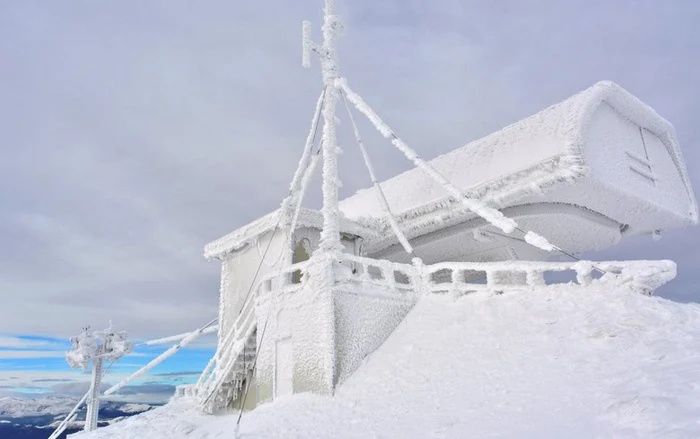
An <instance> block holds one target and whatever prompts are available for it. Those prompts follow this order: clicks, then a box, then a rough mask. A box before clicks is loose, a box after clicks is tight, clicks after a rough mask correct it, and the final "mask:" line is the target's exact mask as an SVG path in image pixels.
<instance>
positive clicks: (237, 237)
mask: <svg viewBox="0 0 700 439" xmlns="http://www.w3.org/2000/svg"><path fill="white" fill-rule="evenodd" d="M279 213H280V210H279V209H277V210H275V211H273V212H271V213H269V214H267V215H265V216H263V217H262V218H259V219H257V220H255V221H253V222H251V223H249V224H247V225H245V226H243V227H240V228H238V229H236V230H234V231H233V232H231V233H229V234H228V235H225V236H223V237H221V238H219V239H217V240H215V241H212V242H210V243H209V244H207V245H206V246H205V247H204V257H206V258H217V257H220V256H222V255H223V254H225V253H228V252H230V251H231V250H235V249H237V248H240V247H242V246H244V245H245V244H246V243H247V242H249V241H250V240H252V239H254V238H256V237H258V236H260V235H262V234H264V233H267V232H268V231H270V230H272V229H274V228H275V225H276V224H277V220H278V217H279ZM339 221H340V231H341V232H342V233H346V234H349V235H355V236H360V237H362V238H365V239H367V238H369V239H371V238H373V237H375V236H376V235H377V234H378V231H377V230H376V229H373V228H371V227H370V226H368V225H360V224H358V223H357V222H355V221H353V220H350V219H348V218H345V217H344V216H343V215H341V216H340V218H339ZM322 225H323V216H322V215H321V213H320V212H319V211H317V210H313V209H301V211H300V212H299V219H298V222H297V227H312V228H316V229H320V228H321V226H322Z"/></svg>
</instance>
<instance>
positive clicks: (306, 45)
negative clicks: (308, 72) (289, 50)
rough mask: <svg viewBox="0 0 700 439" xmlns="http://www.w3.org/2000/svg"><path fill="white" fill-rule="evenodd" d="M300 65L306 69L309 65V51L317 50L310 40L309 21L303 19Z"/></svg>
mask: <svg viewBox="0 0 700 439" xmlns="http://www.w3.org/2000/svg"><path fill="white" fill-rule="evenodd" d="M301 48H302V52H301V65H302V66H304V67H306V68H307V69H308V68H309V67H311V51H312V50H313V51H314V52H317V50H318V49H317V48H316V44H314V42H313V41H311V22H310V21H306V20H304V21H303V22H302V23H301Z"/></svg>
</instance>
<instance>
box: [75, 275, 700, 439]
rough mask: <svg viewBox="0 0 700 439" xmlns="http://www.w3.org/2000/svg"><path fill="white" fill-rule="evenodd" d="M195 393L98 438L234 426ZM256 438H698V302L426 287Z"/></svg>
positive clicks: (260, 420)
mask: <svg viewBox="0 0 700 439" xmlns="http://www.w3.org/2000/svg"><path fill="white" fill-rule="evenodd" d="M235 421H236V417H235V416H219V417H207V416H204V415H202V414H200V413H199V412H198V411H197V409H196V408H195V407H193V406H192V404H191V403H189V402H188V401H186V400H185V401H182V400H181V401H177V402H175V403H172V404H170V405H168V406H165V407H162V408H159V409H157V410H154V411H151V412H148V413H145V414H143V415H139V416H136V417H134V418H130V419H128V420H125V421H123V422H121V423H119V424H117V425H114V426H110V427H106V428H102V429H99V430H98V431H97V432H94V433H93V434H91V435H82V434H81V435H77V436H75V437H79V438H81V439H87V438H95V439H97V438H101V439H102V438H123V439H128V438H143V437H148V438H168V439H175V438H184V437H188V438H201V437H207V438H217V437H221V438H231V437H234V435H233V432H234V426H235ZM240 433H241V434H240V437H245V438H330V437H333V438H336V437H337V438H370V437H377V438H391V437H401V438H464V437H473V438H560V437H567V438H610V437H620V438H661V437H663V438H697V437H700V306H698V305H696V304H678V303H674V302H670V301H667V300H664V299H661V298H649V297H644V296H641V295H638V294H631V293H629V292H613V291H592V290H591V291H586V292H585V293H582V292H581V291H578V292H575V291H573V292H572V291H570V290H567V289H566V288H565V287H561V288H559V289H551V290H548V291H530V292H527V293H517V294H510V295H501V296H475V295H471V296H465V297H462V298H460V299H458V300H456V301H455V300H453V299H450V298H447V297H436V296H432V297H425V298H423V299H422V300H421V301H420V302H419V303H418V305H416V307H415V308H414V310H413V311H411V313H410V314H409V315H408V316H407V318H406V320H405V321H404V322H402V324H401V325H400V326H399V328H398V329H397V330H396V331H395V332H394V333H393V334H392V335H391V336H390V337H389V339H388V340H387V341H386V342H385V343H384V344H383V345H382V347H380V348H379V349H378V350H377V351H376V352H375V353H374V354H372V356H371V357H370V358H369V359H368V360H367V361H366V363H365V364H363V365H362V366H361V367H360V369H359V370H358V371H357V372H356V373H355V374H354V375H353V376H352V377H351V378H350V379H349V380H348V381H347V382H346V383H345V384H344V385H343V387H342V388H341V389H340V390H339V391H338V393H337V395H336V397H334V398H325V397H320V396H314V395H294V396H290V397H286V398H282V399H280V400H278V401H276V402H274V403H271V404H266V405H263V406H261V407H259V408H258V409H257V410H255V411H253V412H251V413H247V414H245V415H244V416H243V421H242V426H241V431H240Z"/></svg>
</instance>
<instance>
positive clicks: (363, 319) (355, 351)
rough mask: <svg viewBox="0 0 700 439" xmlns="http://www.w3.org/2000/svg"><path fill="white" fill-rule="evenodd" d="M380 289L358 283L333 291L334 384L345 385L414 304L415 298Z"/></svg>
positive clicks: (335, 385)
mask: <svg viewBox="0 0 700 439" xmlns="http://www.w3.org/2000/svg"><path fill="white" fill-rule="evenodd" d="M375 288H376V287H375ZM378 290H379V289H378V288H376V290H374V291H373V289H372V287H368V286H365V287H359V286H358V288H357V289H354V290H353V289H349V288H347V287H345V288H340V289H336V290H335V291H334V292H333V313H334V319H335V344H336V350H335V378H334V382H333V384H334V387H337V386H339V385H341V384H343V382H345V380H346V379H347V378H348V377H350V375H352V373H353V372H355V370H357V368H358V367H359V366H360V365H361V364H362V361H363V360H364V359H365V358H367V356H368V355H369V354H371V353H372V352H374V351H375V350H376V349H377V348H379V346H381V345H382V343H384V341H385V340H386V339H387V338H388V337H389V335H391V333H392V332H394V329H396V327H397V326H398V325H399V323H401V321H402V320H403V319H404V317H405V316H406V314H408V312H409V311H410V310H411V308H412V307H413V305H414V304H415V302H414V301H413V300H406V299H404V298H399V297H396V298H392V297H390V294H389V295H382V294H380V293H384V294H386V292H383V291H378Z"/></svg>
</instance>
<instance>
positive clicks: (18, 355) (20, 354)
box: [0, 350, 66, 360]
mask: <svg viewBox="0 0 700 439" xmlns="http://www.w3.org/2000/svg"><path fill="white" fill-rule="evenodd" d="M65 354H66V353H65V352H62V351H13V350H0V359H3V360H17V359H27V358H59V357H63V356H65Z"/></svg>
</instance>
